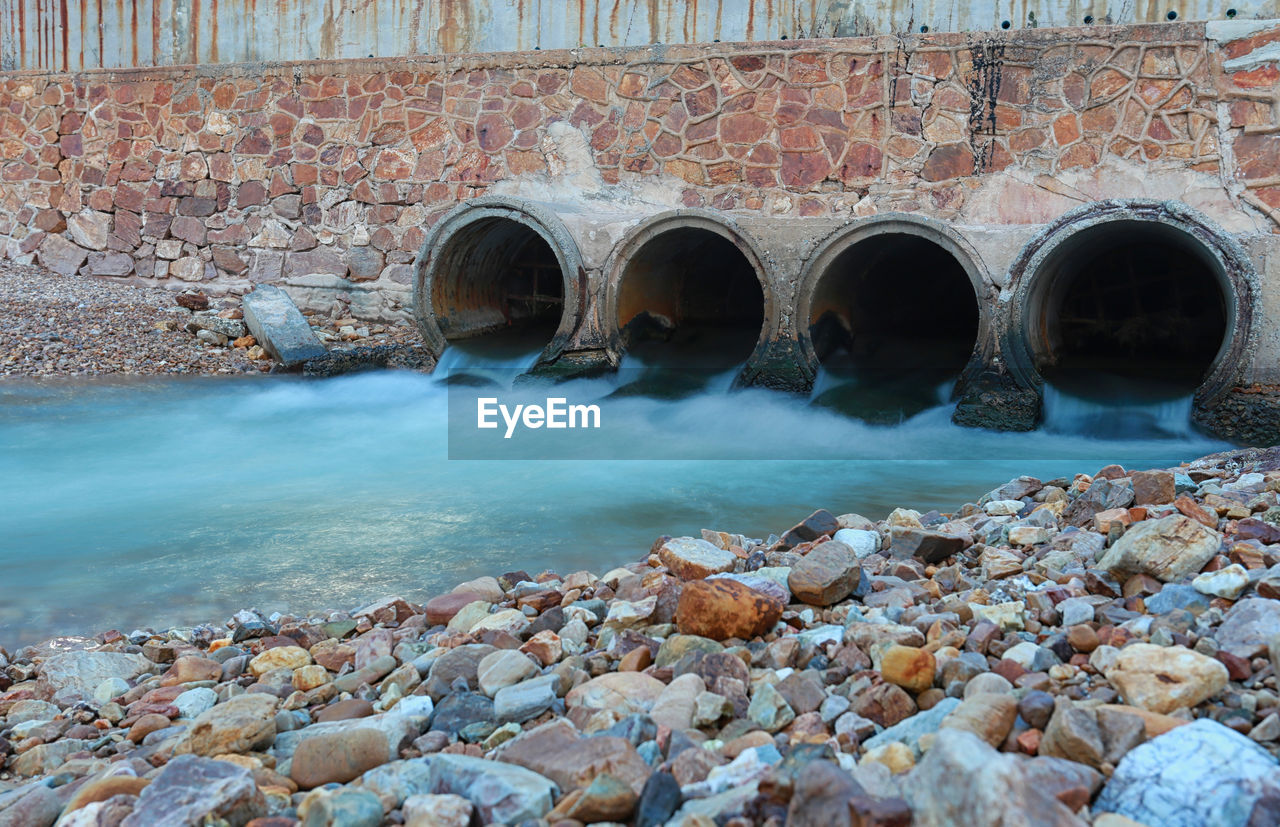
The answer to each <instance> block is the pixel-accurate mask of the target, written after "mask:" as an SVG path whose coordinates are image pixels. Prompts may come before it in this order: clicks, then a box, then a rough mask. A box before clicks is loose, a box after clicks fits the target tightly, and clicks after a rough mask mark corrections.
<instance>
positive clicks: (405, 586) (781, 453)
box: [0, 351, 1225, 649]
mask: <svg viewBox="0 0 1280 827" xmlns="http://www.w3.org/2000/svg"><path fill="white" fill-rule="evenodd" d="M453 358H454V359H455V360H456V361H455V362H454V363H453V368H454V369H455V373H461V372H465V371H466V370H467V365H468V363H469V361H470V357H466V356H465V355H463V354H462V352H461V351H459V355H457V356H455V357H453ZM476 358H477V360H480V357H476ZM504 358H505V357H504ZM519 360H523V357H522V356H521V357H519ZM519 360H518V363H519V364H521V365H524V364H526V362H525V361H519ZM502 361H503V360H501V359H499V360H498V362H499V363H501V362H502ZM528 363H531V361H530V362H528ZM486 364H487V365H488V367H489V368H492V367H494V361H493V360H490V361H489V362H487V363H486ZM446 367H447V365H446ZM716 375H720V374H716ZM625 376H626V374H625V373H624V374H623V378H618V377H611V378H604V379H597V380H592V381H593V382H594V383H595V384H591V383H589V382H584V383H570V384H569V386H564V387H568V388H569V390H568V391H566V392H570V393H573V392H581V393H584V394H590V395H594V396H595V397H599V398H601V399H602V400H603V402H602V405H604V414H605V417H606V419H607V420H608V421H609V423H610V427H609V429H607V431H601V432H600V435H596V434H594V433H593V432H581V431H579V432H573V433H572V434H570V435H568V436H566V441H565V443H564V444H565V452H564V454H563V455H564V456H570V457H574V458H572V459H563V460H538V459H527V458H521V457H522V454H521V453H520V451H519V449H513V451H512V453H511V454H510V457H511V458H510V459H508V460H505V461H466V460H450V459H448V456H449V449H450V447H453V448H454V449H455V454H456V453H457V450H456V449H457V448H458V446H456V445H455V446H450V445H449V444H448V439H449V436H448V429H447V428H446V424H447V423H446V418H447V415H448V414H447V412H448V410H449V406H448V405H447V404H446V400H447V397H448V395H449V394H450V393H457V392H459V390H458V387H457V386H456V384H454V385H450V384H449V383H446V382H444V381H442V380H441V379H440V378H439V377H431V376H422V375H418V374H411V373H400V372H380V373H370V374H361V375H356V376H350V377H341V378H336V379H327V380H315V381H307V380H300V379H287V378H280V377H255V378H204V379H185V380H167V379H165V380H157V379H147V380H142V381H119V380H116V381H86V380H71V381H49V382H40V383H26V382H10V383H5V384H0V479H3V480H4V486H5V487H4V493H3V499H2V500H0V645H4V646H6V647H9V648H10V649H12V648H13V647H14V646H15V645H18V644H20V643H31V642H35V641H36V640H37V639H41V638H43V637H47V636H48V635H50V634H53V633H93V632H97V631H102V630H104V629H108V628H120V629H122V630H123V631H130V630H131V629H133V628H136V627H139V626H145V625H150V626H154V627H157V628H158V627H161V626H168V625H175V624H190V623H196V622H205V621H217V620H220V619H224V618H226V617H227V616H229V615H230V613H231V612H233V611H235V610H236V609H239V608H243V607H246V606H256V607H258V608H259V609H262V610H265V611H271V610H283V609H291V610H295V611H307V610H317V609H322V608H347V609H351V608H355V607H356V606H357V605H358V604H360V603H362V602H365V601H368V600H372V599H376V598H378V597H382V596H386V595H390V594H402V595H404V596H406V597H408V598H410V599H417V600H425V599H426V598H428V597H429V596H431V595H433V594H436V593H439V592H440V591H442V590H446V589H448V588H450V587H451V586H452V585H454V584H455V583H457V582H459V581H461V580H463V579H468V578H471V577H475V576H478V575H481V574H500V573H502V572H505V571H510V570H513V569H518V568H523V569H526V570H528V571H530V572H532V573H537V572H538V571H541V570H543V569H545V568H552V569H555V570H557V571H560V572H561V573H567V572H570V571H573V570H576V569H580V568H590V569H592V570H594V571H597V572H602V571H604V570H606V569H608V568H611V567H613V566H615V565H618V564H622V563H625V562H629V561H633V560H636V559H640V558H642V557H643V555H644V554H645V553H646V551H647V550H648V548H649V546H650V544H651V542H652V541H653V539H654V538H655V537H656V536H658V535H659V534H663V533H669V534H694V535H695V536H696V535H697V532H698V530H699V529H701V528H704V527H705V528H717V529H723V530H728V531H737V532H743V533H746V534H748V535H754V536H766V535H768V534H769V533H770V532H777V533H780V532H781V531H783V530H785V529H786V528H788V527H790V526H791V525H792V524H793V523H795V522H796V521H798V520H799V519H801V518H803V517H804V516H806V515H807V514H808V513H809V512H810V511H812V510H813V509H815V508H818V507H823V508H828V509H831V510H832V511H835V512H836V513H843V512H848V511H856V512H859V513H863V514H866V515H867V516H871V517H881V516H883V515H884V514H885V513H887V512H888V511H889V510H890V509H892V508H893V507H896V506H900V505H901V506H909V507H914V508H919V509H921V510H927V509H929V508H935V507H936V508H943V509H953V508H955V507H957V506H959V505H960V504H962V503H964V502H966V501H971V500H974V499H976V498H977V497H978V496H980V495H981V494H982V493H984V492H985V491H987V490H989V489H990V488H992V487H994V486H996V485H998V484H1000V483H1001V482H1004V481H1005V480H1007V479H1009V478H1011V477H1013V476H1016V475H1018V474H1024V473H1027V474H1034V475H1037V476H1040V477H1042V478H1049V477H1054V476H1058V475H1065V474H1071V473H1075V472H1080V471H1083V472H1092V471H1095V470H1097V468H1098V467H1100V466H1102V465H1104V464H1107V463H1110V462H1121V463H1123V464H1125V465H1126V466H1129V467H1154V466H1164V465H1170V464H1174V463H1176V462H1178V461H1182V460H1188V459H1192V458H1195V457H1197V456H1200V455H1202V454H1205V453H1209V452H1211V451H1215V450H1221V449H1222V448H1223V447H1225V446H1224V445H1222V444H1221V443H1218V442H1215V441H1212V440H1209V439H1207V438H1204V437H1202V436H1199V435H1197V434H1195V433H1194V432H1192V431H1191V430H1190V429H1187V428H1183V429H1181V430H1180V431H1178V432H1177V433H1173V434H1170V433H1168V432H1167V431H1166V430H1164V429H1162V428H1156V429H1154V430H1153V431H1151V432H1150V433H1149V434H1145V433H1144V432H1142V431H1140V430H1139V431H1132V430H1130V431H1125V432H1123V433H1110V434H1104V435H1102V436H1100V437H1099V436H1092V435H1090V432H1089V431H1088V430H1087V429H1086V430H1079V429H1078V430H1075V431H1071V430H1070V428H1069V427H1066V426H1064V424H1063V423H1064V422H1065V423H1069V422H1072V421H1076V419H1078V417H1075V416H1074V414H1073V415H1072V416H1071V417H1068V416H1066V414H1065V413H1063V411H1064V410H1069V408H1070V404H1071V403H1066V404H1065V406H1064V401H1063V398H1062V397H1061V396H1058V397H1051V398H1054V399H1055V400H1056V401H1054V402H1053V404H1052V405H1051V414H1052V416H1051V423H1052V426H1053V427H1050V428H1046V429H1043V430H1041V431H1039V432H1034V433H1025V434H1000V433H993V432H985V431H975V430H971V429H963V428H958V427H956V426H954V425H952V424H951V423H950V420H949V416H950V407H949V406H947V405H939V404H935V405H934V406H933V407H929V408H928V409H926V410H924V411H923V412H921V413H919V414H916V415H915V416H911V417H910V418H907V419H905V421H902V422H901V423H899V424H896V425H892V426H876V425H870V424H866V423H864V422H862V421H859V420H857V419H854V418H851V417H849V416H847V415H845V414H843V413H841V412H839V411H837V410H832V409H829V408H824V407H822V406H816V405H811V404H810V402H809V400H806V399H801V398H798V397H793V396H788V395H785V394H779V393H772V392H767V391H759V390H752V391H745V392H732V391H729V390H728V389H727V383H717V384H715V385H714V390H706V389H704V390H701V391H697V392H696V393H693V394H691V395H686V396H684V397H683V398H680V397H678V396H677V398H661V397H654V396H649V395H640V394H632V395H623V396H621V397H618V396H613V394H614V393H615V392H616V391H617V390H618V389H619V387H620V386H625V383H626V381H628V380H626V378H625ZM486 381H489V380H486ZM557 387H562V386H557ZM469 390H470V389H465V388H464V391H467V392H469ZM539 392H542V391H539ZM929 393H930V394H937V393H940V391H936V390H930V391H929ZM934 398H935V399H936V398H937V396H935V397H934ZM1162 417H1164V414H1160V415H1157V416H1156V420H1157V422H1160V421H1163V420H1162ZM593 437H595V438H597V439H598V440H599V441H597V442H592V438H593ZM618 443H626V444H623V445H620V444H618ZM626 449H631V450H632V451H633V453H634V455H635V456H642V457H654V456H663V457H667V458H666V459H638V460H625V459H595V458H594V457H600V456H615V457H616V456H627V455H630V454H628V453H627V450H626ZM533 455H538V454H533ZM726 457H749V459H726Z"/></svg>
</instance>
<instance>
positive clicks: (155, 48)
mask: <svg viewBox="0 0 1280 827" xmlns="http://www.w3.org/2000/svg"><path fill="white" fill-rule="evenodd" d="M151 64H152V65H153V66H159V65H160V0H151Z"/></svg>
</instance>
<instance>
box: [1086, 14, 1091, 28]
mask: <svg viewBox="0 0 1280 827" xmlns="http://www.w3.org/2000/svg"><path fill="white" fill-rule="evenodd" d="M1084 24H1085V25H1086V26H1092V25H1093V15H1092V14H1086V15H1085V16H1084Z"/></svg>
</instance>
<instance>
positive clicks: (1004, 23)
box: [1000, 20, 1013, 29]
mask: <svg viewBox="0 0 1280 827" xmlns="http://www.w3.org/2000/svg"><path fill="white" fill-rule="evenodd" d="M1012 25H1013V24H1012V23H1010V22H1009V21H1008V20H1003V21H1001V23H1000V28H1002V29H1007V28H1009V27H1010V26H1012Z"/></svg>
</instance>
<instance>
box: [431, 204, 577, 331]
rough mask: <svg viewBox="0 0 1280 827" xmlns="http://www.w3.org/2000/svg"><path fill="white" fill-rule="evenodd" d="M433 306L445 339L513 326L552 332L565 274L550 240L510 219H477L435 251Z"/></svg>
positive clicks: (560, 309)
mask: <svg viewBox="0 0 1280 827" xmlns="http://www.w3.org/2000/svg"><path fill="white" fill-rule="evenodd" d="M434 271H435V277H434V279H433V281H432V284H431V306H432V309H433V311H434V313H435V318H436V321H437V323H438V324H439V325H440V330H441V332H442V333H443V334H444V336H445V338H446V339H464V338H467V337H471V336H478V335H481V334H484V333H489V332H492V331H495V330H501V329H505V328H512V327H522V328H542V327H545V328H546V329H547V338H548V339H549V338H550V337H551V335H552V334H553V333H554V332H555V330H556V327H557V325H559V323H560V318H561V315H562V314H563V311H564V274H563V273H562V272H561V268H560V263H559V261H558V260H557V258H556V254H555V251H554V250H552V248H551V245H550V244H548V243H547V241H546V240H545V239H544V238H543V237H542V236H541V235H540V234H538V233H537V232H536V231H535V230H533V229H531V228H530V227H528V226H526V225H525V224H522V223H520V222H518V221H514V220H512V219H509V218H496V217H488V218H483V219H480V220H478V221H475V222H473V223H471V224H469V225H467V226H466V227H463V228H462V229H460V230H458V231H457V232H456V233H454V234H453V235H452V236H450V237H449V239H448V240H447V242H446V243H445V244H444V245H443V247H442V248H441V249H440V251H439V253H438V260H437V262H436V263H435V267H434Z"/></svg>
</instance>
